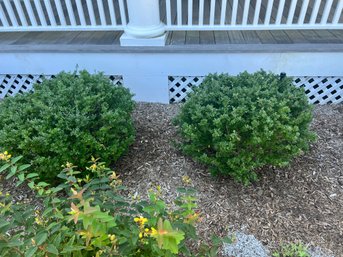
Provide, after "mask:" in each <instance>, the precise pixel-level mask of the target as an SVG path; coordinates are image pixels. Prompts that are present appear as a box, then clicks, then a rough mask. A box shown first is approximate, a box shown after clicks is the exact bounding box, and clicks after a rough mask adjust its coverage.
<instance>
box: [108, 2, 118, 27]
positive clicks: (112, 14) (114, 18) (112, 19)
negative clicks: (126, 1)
mask: <svg viewBox="0 0 343 257" xmlns="http://www.w3.org/2000/svg"><path fill="white" fill-rule="evenodd" d="M108 8H110V10H109V11H110V17H111V25H113V26H114V25H117V19H116V13H115V12H114V4H113V0H108Z"/></svg>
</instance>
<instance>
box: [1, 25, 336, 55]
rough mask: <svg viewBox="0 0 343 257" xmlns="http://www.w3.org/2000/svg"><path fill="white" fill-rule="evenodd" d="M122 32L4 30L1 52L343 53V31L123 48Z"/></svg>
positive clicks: (210, 35) (236, 35) (177, 36)
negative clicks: (16, 31)
mask: <svg viewBox="0 0 343 257" xmlns="http://www.w3.org/2000/svg"><path fill="white" fill-rule="evenodd" d="M121 34H122V32H111V31H106V32H89V31H88V32H23V33H20V32H18V33H13V32H4V33H0V52H9V51H12V52H25V51H27V52H30V51H31V52H39V51H48V52H49V51H51V52H53V51H59V52H61V51H62V52H63V51H66V52H69V51H73V52H97V51H100V52H106V51H115V52H125V53H130V52H145V51H148V52H198V51H205V52H206V51H208V52H251V51H258V52H261V51H262V52H263V51H266V52H270V51H271V52H278V51H281V52H282V51H286V52H287V51H304V52H310V51H322V52H337V51H341V52H343V30H332V31H330V30H301V31H296V30H294V31H293V30H290V31H188V32H185V31H174V32H171V33H169V35H168V37H167V41H166V46H165V47H157V48H156V47H121V46H120V42H119V38H120V36H121Z"/></svg>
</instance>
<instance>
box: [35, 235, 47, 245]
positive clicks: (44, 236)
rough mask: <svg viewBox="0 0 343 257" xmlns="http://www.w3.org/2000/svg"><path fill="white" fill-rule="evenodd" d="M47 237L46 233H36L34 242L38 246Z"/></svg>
mask: <svg viewBox="0 0 343 257" xmlns="http://www.w3.org/2000/svg"><path fill="white" fill-rule="evenodd" d="M47 239H48V233H46V232H42V233H40V234H38V235H37V236H36V238H35V241H36V244H37V245H38V246H39V245H41V244H43V243H44V242H45V241H46V240H47Z"/></svg>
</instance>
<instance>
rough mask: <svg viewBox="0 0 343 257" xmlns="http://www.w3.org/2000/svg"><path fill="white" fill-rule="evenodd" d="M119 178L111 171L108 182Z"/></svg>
mask: <svg viewBox="0 0 343 257" xmlns="http://www.w3.org/2000/svg"><path fill="white" fill-rule="evenodd" d="M118 178H119V176H117V174H116V173H115V172H114V171H113V172H112V174H111V176H110V180H117V179H118Z"/></svg>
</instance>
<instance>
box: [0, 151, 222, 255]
mask: <svg viewBox="0 0 343 257" xmlns="http://www.w3.org/2000/svg"><path fill="white" fill-rule="evenodd" d="M20 159H21V157H15V158H13V157H12V156H11V155H10V154H9V153H8V152H3V153H1V154H0V173H5V175H6V179H10V178H12V177H17V179H18V180H17V183H16V185H17V186H19V185H21V184H22V183H28V186H29V187H30V188H31V189H33V190H35V191H36V192H37V195H38V196H39V197H40V198H41V199H42V202H43V206H42V207H41V208H39V209H37V208H35V206H32V205H31V204H28V203H17V204H15V205H13V204H12V196H11V195H10V194H8V193H6V192H1V193H0V206H1V209H0V219H1V221H2V222H1V224H0V255H1V256H4V257H5V256H25V257H30V256H80V257H81V256H97V257H100V256H123V257H124V256H125V257H126V256H166V257H168V256H177V255H178V254H179V253H180V254H182V255H183V256H216V255H217V252H218V247H219V246H220V245H221V244H222V240H220V239H219V238H218V239H216V240H215V241H214V244H213V245H212V248H210V247H209V246H208V245H206V246H205V245H203V246H202V247H201V248H200V249H199V250H198V251H197V253H194V254H193V253H192V252H191V250H190V249H189V248H188V246H187V243H189V241H190V240H193V241H197V239H198V238H197V234H196V231H195V227H194V225H195V223H196V222H197V221H198V220H199V218H200V216H199V213H197V212H196V211H195V210H196V207H197V204H196V198H195V191H194V189H192V188H180V189H179V192H180V194H179V196H178V197H177V198H176V199H175V204H176V207H175V208H173V209H171V208H169V207H168V206H167V204H166V203H165V202H164V201H163V199H162V198H161V195H160V190H161V188H160V187H159V186H157V187H156V188H154V189H151V190H150V191H149V198H148V199H145V200H144V199H143V200H141V199H139V198H138V197H137V196H136V197H134V198H129V197H125V196H123V194H121V193H120V192H121V191H122V190H124V189H125V188H124V187H123V186H122V181H121V179H120V178H119V177H118V175H117V174H116V173H115V172H114V171H111V170H110V169H108V168H106V167H105V166H104V163H101V162H98V160H97V159H92V162H91V164H90V167H89V168H90V169H91V170H92V171H93V172H94V173H95V176H94V178H90V177H86V178H83V179H81V178H78V175H79V174H80V172H79V171H77V169H76V167H75V166H74V165H73V164H71V163H67V164H66V165H65V168H64V170H63V171H62V172H61V173H60V174H59V177H60V178H61V179H62V180H63V181H64V182H63V183H62V184H60V185H58V186H56V187H51V186H50V185H49V184H48V183H46V182H38V181H37V180H36V179H37V177H38V174H37V173H30V172H26V170H29V169H30V165H18V161H19V160H20ZM1 164H2V165H1Z"/></svg>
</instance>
